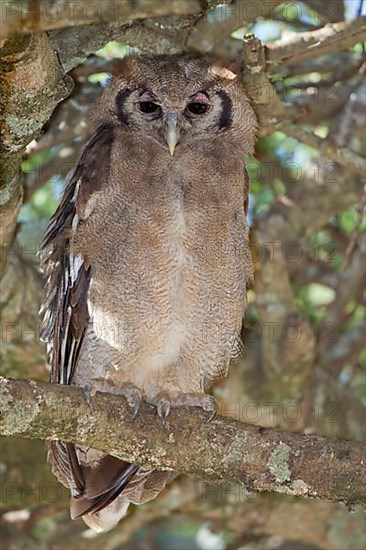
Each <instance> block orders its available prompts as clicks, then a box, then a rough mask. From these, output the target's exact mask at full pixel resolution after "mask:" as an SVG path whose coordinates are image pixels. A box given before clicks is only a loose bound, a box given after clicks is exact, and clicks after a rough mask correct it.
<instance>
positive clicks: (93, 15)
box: [0, 0, 202, 38]
mask: <svg viewBox="0 0 366 550" xmlns="http://www.w3.org/2000/svg"><path fill="white" fill-rule="evenodd" d="M201 11H202V5H201V2H200V0H132V1H131V0H78V1H77V2H64V0H54V1H53V2H52V5H51V3H50V2H49V1H48V0H28V2H22V3H21V5H19V2H18V0H8V1H7V2H4V3H2V6H1V21H2V26H1V31H0V38H6V37H8V36H10V35H12V34H14V33H19V32H23V33H24V32H32V31H39V30H50V29H58V28H63V27H73V26H74V25H90V24H93V23H100V22H107V21H119V22H121V21H126V22H127V21H130V20H134V19H146V18H148V17H162V16H166V15H174V14H176V15H178V14H179V15H187V14H192V13H194V14H199V13H200V12H201Z"/></svg>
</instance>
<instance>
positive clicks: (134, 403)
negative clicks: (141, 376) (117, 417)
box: [126, 389, 141, 420]
mask: <svg viewBox="0 0 366 550" xmlns="http://www.w3.org/2000/svg"><path fill="white" fill-rule="evenodd" d="M130 392H131V393H130V395H129V396H128V397H126V399H127V404H128V406H129V407H131V409H132V420H133V419H134V418H136V415H137V413H138V412H139V408H140V404H141V392H140V391H139V390H138V389H136V390H135V391H134V390H130Z"/></svg>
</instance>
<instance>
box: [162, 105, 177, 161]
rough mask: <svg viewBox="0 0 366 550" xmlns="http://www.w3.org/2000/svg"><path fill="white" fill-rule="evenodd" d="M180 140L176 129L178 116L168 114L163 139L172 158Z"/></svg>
mask: <svg viewBox="0 0 366 550" xmlns="http://www.w3.org/2000/svg"><path fill="white" fill-rule="evenodd" d="M179 138H180V130H179V128H178V116H177V115H176V114H173V113H171V114H169V115H168V116H167V119H166V124H165V139H166V142H167V144H168V148H169V153H170V154H171V155H172V156H173V155H174V150H175V146H176V145H177V143H178V141H179Z"/></svg>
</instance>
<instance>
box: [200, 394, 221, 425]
mask: <svg viewBox="0 0 366 550" xmlns="http://www.w3.org/2000/svg"><path fill="white" fill-rule="evenodd" d="M208 397H209V398H208V399H207V401H206V403H203V404H202V408H203V410H204V411H205V412H208V413H211V414H210V416H209V417H208V420H207V423H208V422H211V420H213V419H214V418H215V416H216V415H217V411H218V409H219V406H218V404H217V401H216V399H215V398H214V397H211V396H208Z"/></svg>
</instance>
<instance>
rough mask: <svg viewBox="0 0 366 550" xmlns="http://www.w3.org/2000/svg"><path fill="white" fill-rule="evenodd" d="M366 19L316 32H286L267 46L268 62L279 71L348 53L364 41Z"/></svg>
mask: <svg viewBox="0 0 366 550" xmlns="http://www.w3.org/2000/svg"><path fill="white" fill-rule="evenodd" d="M365 29H366V18H365V17H358V18H357V19H353V20H352V21H342V22H341V23H335V24H329V25H325V27H322V28H321V29H318V30H316V31H310V32H304V33H295V32H294V33H289V34H288V35H287V36H286V37H285V38H280V39H279V40H275V41H274V42H270V43H268V44H267V60H268V62H269V63H271V64H272V63H274V64H276V67H275V68H276V70H277V69H278V66H279V65H281V68H282V67H283V66H285V65H296V64H299V63H302V62H303V61H308V60H309V59H314V57H315V56H316V57H320V56H321V55H327V54H330V53H336V52H339V51H343V50H347V49H348V48H351V47H352V46H354V45H355V44H357V43H358V42H363V40H364V38H365Z"/></svg>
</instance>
